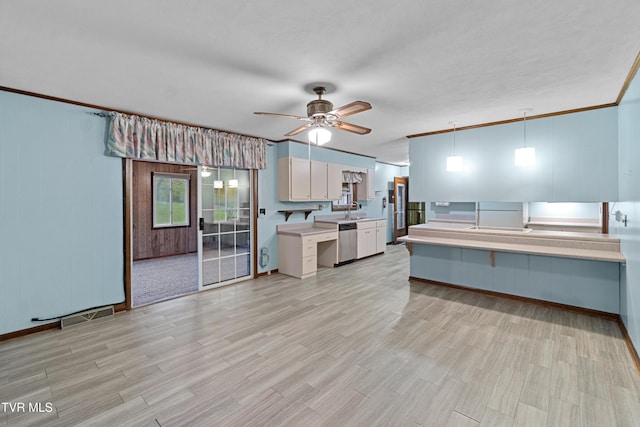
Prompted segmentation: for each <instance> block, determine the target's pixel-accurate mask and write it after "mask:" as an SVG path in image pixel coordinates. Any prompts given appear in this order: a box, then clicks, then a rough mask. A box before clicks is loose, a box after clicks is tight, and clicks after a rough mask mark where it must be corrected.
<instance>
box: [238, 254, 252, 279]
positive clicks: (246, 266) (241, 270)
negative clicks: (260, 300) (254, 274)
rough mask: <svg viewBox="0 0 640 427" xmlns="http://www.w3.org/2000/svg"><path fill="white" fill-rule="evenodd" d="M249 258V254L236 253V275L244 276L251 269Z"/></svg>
mask: <svg viewBox="0 0 640 427" xmlns="http://www.w3.org/2000/svg"><path fill="white" fill-rule="evenodd" d="M250 262H251V259H250V258H249V254H247V255H238V256H237V257H236V277H244V276H248V275H249V274H250V273H249V272H250V271H251V264H250Z"/></svg>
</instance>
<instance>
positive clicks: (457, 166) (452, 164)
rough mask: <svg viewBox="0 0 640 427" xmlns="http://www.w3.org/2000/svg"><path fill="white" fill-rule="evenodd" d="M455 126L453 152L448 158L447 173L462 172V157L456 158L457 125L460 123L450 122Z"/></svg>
mask: <svg viewBox="0 0 640 427" xmlns="http://www.w3.org/2000/svg"><path fill="white" fill-rule="evenodd" d="M449 124H450V125H452V126H453V152H452V155H451V156H449V157H447V172H462V165H463V161H462V157H461V156H456V125H457V124H458V122H449Z"/></svg>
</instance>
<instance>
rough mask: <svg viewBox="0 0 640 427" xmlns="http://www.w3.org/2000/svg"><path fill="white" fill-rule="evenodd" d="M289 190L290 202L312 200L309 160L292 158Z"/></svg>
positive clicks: (290, 159)
mask: <svg viewBox="0 0 640 427" xmlns="http://www.w3.org/2000/svg"><path fill="white" fill-rule="evenodd" d="M289 161H290V163H289V164H290V174H289V188H290V190H291V191H290V195H291V197H290V200H309V199H310V198H311V172H310V165H309V160H307V159H300V158H298V157H290V158H289Z"/></svg>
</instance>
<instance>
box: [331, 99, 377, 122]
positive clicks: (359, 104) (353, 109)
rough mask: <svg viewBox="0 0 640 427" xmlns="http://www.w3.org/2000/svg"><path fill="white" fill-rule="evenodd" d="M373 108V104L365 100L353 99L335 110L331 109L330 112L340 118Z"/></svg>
mask: <svg viewBox="0 0 640 427" xmlns="http://www.w3.org/2000/svg"><path fill="white" fill-rule="evenodd" d="M370 109H371V104H369V103H368V102H364V101H353V102H352V103H350V104H347V105H343V106H342V107H340V108H336V109H335V110H333V111H329V113H328V114H333V115H336V116H338V117H340V118H342V117H347V116H350V115H352V114H356V113H360V112H362V111H367V110H370Z"/></svg>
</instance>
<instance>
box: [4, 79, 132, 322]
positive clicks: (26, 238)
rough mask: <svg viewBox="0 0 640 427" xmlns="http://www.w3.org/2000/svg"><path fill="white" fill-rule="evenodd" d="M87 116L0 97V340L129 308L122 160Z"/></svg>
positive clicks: (69, 108) (101, 126) (99, 124)
mask: <svg viewBox="0 0 640 427" xmlns="http://www.w3.org/2000/svg"><path fill="white" fill-rule="evenodd" d="M105 129H106V121H105V119H103V118H100V117H97V116H95V115H93V114H90V111H89V110H88V109H87V108H83V107H78V106H74V105H70V104H64V103H60V102H54V101H48V100H43V99H38V98H34V97H28V96H24V95H18V94H14V93H9V92H2V91H0V218H1V221H0V334H3V333H9V332H13V331H18V330H22V329H27V328H31V327H34V326H37V325H39V324H40V323H38V322H31V318H32V317H40V318H47V317H55V316H61V315H65V314H69V313H71V312H75V311H79V310H83V309H87V308H91V307H95V306H100V305H107V304H114V303H120V302H122V301H124V280H123V274H124V273H123V272H124V267H123V262H124V256H123V204H122V160H121V159H118V158H113V157H107V156H105V155H104V141H105Z"/></svg>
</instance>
